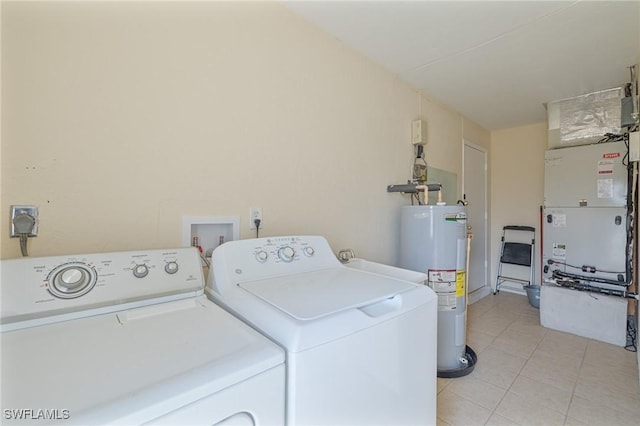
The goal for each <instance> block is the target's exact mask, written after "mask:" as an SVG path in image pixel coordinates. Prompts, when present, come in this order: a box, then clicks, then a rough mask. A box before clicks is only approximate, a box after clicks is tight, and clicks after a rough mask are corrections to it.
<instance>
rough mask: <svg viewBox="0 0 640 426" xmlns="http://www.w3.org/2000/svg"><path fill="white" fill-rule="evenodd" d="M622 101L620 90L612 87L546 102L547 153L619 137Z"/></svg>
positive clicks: (621, 90)
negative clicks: (610, 135) (612, 136)
mask: <svg viewBox="0 0 640 426" xmlns="http://www.w3.org/2000/svg"><path fill="white" fill-rule="evenodd" d="M622 98H623V89H622V88H621V87H616V88H613V89H608V90H602V91H599V92H594V93H589V94H586V95H581V96H577V97H575V98H570V99H563V100H560V101H554V102H549V103H548V104H547V118H548V123H549V137H548V147H549V149H554V148H565V147H568V146H576V145H589V144H593V143H597V142H598V141H599V140H600V139H602V138H603V137H604V136H605V135H607V134H608V133H609V134H615V135H618V134H620V133H621V131H622V130H621V100H622Z"/></svg>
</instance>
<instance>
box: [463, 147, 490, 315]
mask: <svg viewBox="0 0 640 426" xmlns="http://www.w3.org/2000/svg"><path fill="white" fill-rule="evenodd" d="M487 168H488V162H487V151H486V150H485V149H484V148H482V147H480V146H478V145H474V144H473V143H471V142H468V141H464V154H463V183H462V191H463V194H464V199H465V200H466V201H467V202H468V203H469V205H468V207H467V224H468V225H469V226H471V232H472V234H473V237H472V238H471V252H470V254H469V270H468V271H467V286H468V291H469V303H473V302H475V301H477V300H479V299H482V298H483V297H485V296H487V295H488V294H490V293H491V285H490V284H489V280H488V277H489V267H488V253H489V250H488V248H487V244H488V211H487V210H488V209H487V174H488V171H487Z"/></svg>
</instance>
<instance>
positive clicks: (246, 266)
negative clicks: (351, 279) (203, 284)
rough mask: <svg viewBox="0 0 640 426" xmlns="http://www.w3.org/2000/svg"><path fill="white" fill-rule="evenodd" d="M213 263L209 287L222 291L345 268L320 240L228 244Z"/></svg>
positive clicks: (294, 238) (259, 240)
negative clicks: (278, 278)
mask: <svg viewBox="0 0 640 426" xmlns="http://www.w3.org/2000/svg"><path fill="white" fill-rule="evenodd" d="M211 262H212V263H211V265H212V271H213V272H212V273H210V274H209V282H208V285H209V286H210V287H211V288H218V289H221V290H222V289H223V288H224V287H229V286H232V285H235V284H237V283H239V282H246V281H252V280H259V279H264V278H270V277H274V276H278V275H290V274H296V273H302V272H309V271H314V270H322V269H327V268H332V267H341V266H342V265H341V264H340V262H339V261H338V259H337V258H336V256H335V254H334V253H333V251H332V250H331V247H330V246H329V244H328V242H327V240H326V239H324V238H323V237H319V236H288V237H265V238H254V239H250V240H237V241H229V242H227V243H224V244H223V245H221V246H219V247H218V248H216V249H215V250H214V252H213V256H212V258H211Z"/></svg>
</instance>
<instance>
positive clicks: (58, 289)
mask: <svg viewBox="0 0 640 426" xmlns="http://www.w3.org/2000/svg"><path fill="white" fill-rule="evenodd" d="M96 280H97V275H96V273H95V270H94V269H93V268H92V267H90V266H89V265H86V264H83V263H72V264H63V265H60V266H58V267H56V268H55V269H54V270H53V271H52V272H51V274H50V275H49V277H48V281H49V293H51V294H52V295H54V296H55V297H58V298H61V299H73V298H76V297H80V296H82V295H84V294H86V293H88V292H89V291H90V290H91V289H92V288H93V286H94V285H95V283H96Z"/></svg>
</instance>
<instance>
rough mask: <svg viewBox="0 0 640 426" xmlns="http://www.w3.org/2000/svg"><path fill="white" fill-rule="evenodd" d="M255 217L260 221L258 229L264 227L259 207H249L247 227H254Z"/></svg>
mask: <svg viewBox="0 0 640 426" xmlns="http://www.w3.org/2000/svg"><path fill="white" fill-rule="evenodd" d="M256 219H258V220H259V221H260V229H262V228H264V222H263V220H262V209H261V208H260V207H251V209H249V229H256V223H255V220H256Z"/></svg>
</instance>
